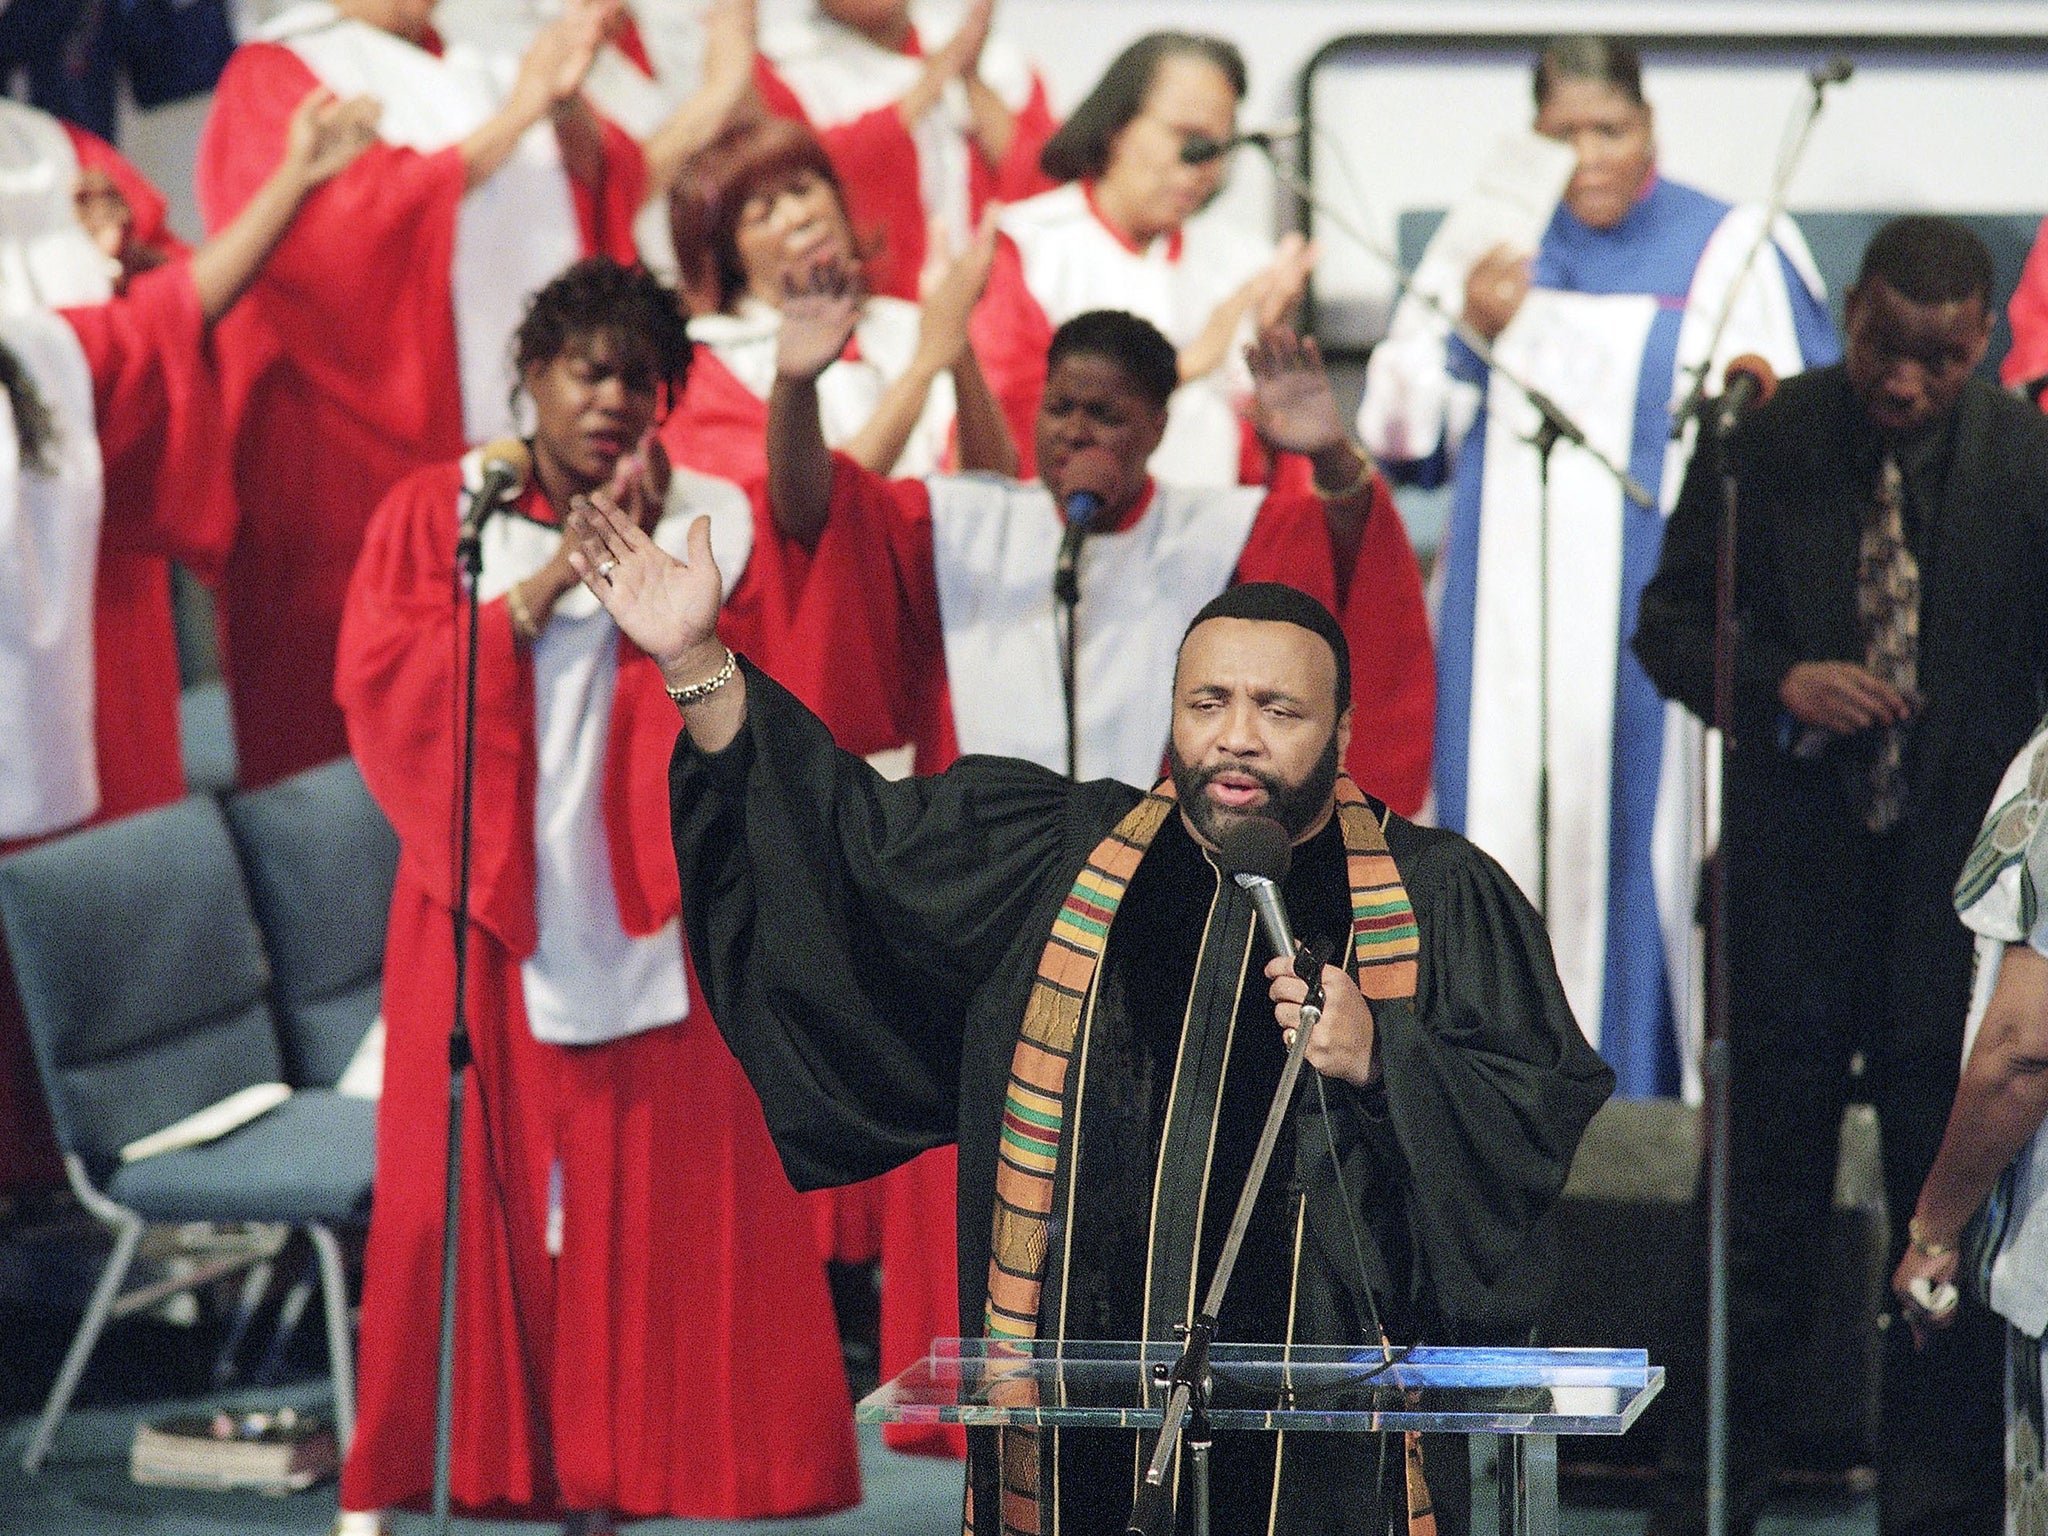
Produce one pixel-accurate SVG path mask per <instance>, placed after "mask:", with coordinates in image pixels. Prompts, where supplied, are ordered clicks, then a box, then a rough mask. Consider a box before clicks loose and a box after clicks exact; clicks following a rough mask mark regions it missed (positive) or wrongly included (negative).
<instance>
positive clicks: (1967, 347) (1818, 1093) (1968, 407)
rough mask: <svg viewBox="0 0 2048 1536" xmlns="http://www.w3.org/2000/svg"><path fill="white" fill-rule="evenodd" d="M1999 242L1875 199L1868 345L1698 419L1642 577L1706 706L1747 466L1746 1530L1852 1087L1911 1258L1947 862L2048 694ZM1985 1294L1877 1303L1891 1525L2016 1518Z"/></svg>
mask: <svg viewBox="0 0 2048 1536" xmlns="http://www.w3.org/2000/svg"><path fill="white" fill-rule="evenodd" d="M1991 272H1992V268H1991V258H1990V255H1989V253H1988V252H1987V251H1986V250H1985V249H1984V246H1983V244H1982V242H1981V241H1979V240H1978V239H1977V238H1976V236H1975V235H1973V234H1971V233H1970V232H1969V231H1968V230H1967V229H1965V228H1963V227H1962V226H1961V225H1959V224H1956V223H1953V222H1951V221H1949V220H1945V219H1936V218H1925V217H1914V218H1904V219H1898V220H1895V221H1893V222H1892V223H1890V224H1888V225H1886V226H1885V227H1884V228H1883V229H1882V230H1880V231H1879V232H1878V234H1877V236H1876V237H1875V238H1874V239H1873V240H1872V241H1871V243H1870V246H1869V248H1868V250H1866V251H1865V253H1864V257H1863V266H1862V270H1861V273H1860V275H1859V276H1858V278H1857V281H1856V285H1855V286H1854V287H1853V288H1851V289H1850V290H1849V294H1848V307H1847V317H1846V318H1847V336H1848V355H1847V358H1846V360H1845V361H1844V362H1843V363H1842V364H1840V365H1838V366H1836V367H1833V368H1823V369H1817V370H1815V371H1813V372H1810V373H1806V374H1802V375H1800V376H1799V377H1798V378H1795V379H1790V380H1787V381H1786V383H1785V384H1784V386H1783V387H1782V388H1781V389H1780V390H1779V391H1778V392H1777V395H1776V397H1775V398H1774V399H1772V400H1771V401H1770V402H1769V403H1768V404H1767V405H1765V406H1764V407H1763V408H1762V409H1760V410H1758V411H1756V412H1755V414H1753V415H1752V416H1750V417H1749V418H1748V419H1747V420H1745V421H1744V422H1743V423H1742V424H1741V425H1740V426H1739V427H1738V428H1737V429H1736V430H1735V431H1734V432H1733V434H1732V435H1731V436H1730V437H1729V439H1728V441H1727V443H1726V445H1725V451H1723V450H1721V449H1718V448H1717V446H1716V445H1715V444H1714V443H1712V442H1710V441H1709V442H1705V443H1703V444H1702V446H1701V449H1700V451H1699V452H1698V454H1696V455H1695V457H1694V459H1693V461H1692V466H1691V470H1690V472H1689V473H1688V474H1687V476H1686V480H1685V486H1684V489H1683V491H1682V492H1681V494H1680V497H1679V502H1678V506H1677V508H1676V510H1675V511H1674V512H1673V514H1672V517H1671V521H1670V525H1669V527H1668V529H1667V531H1666V535H1665V542H1664V550H1663V558H1662V561H1661V563H1660V564H1659V566H1658V570H1657V574H1656V576H1655V577H1654V578H1653V579H1652V581H1651V583H1650V585H1649V587H1648V588H1647V589H1646V590H1645V592H1644V594H1643V600H1642V606H1641V611H1640V618H1639V626H1638V628H1637V630H1636V635H1635V650H1636V655H1637V656H1638V657H1640V658H1641V660H1642V663H1643V666H1644V668H1645V669H1646V670H1647V671H1648V672H1649V674H1650V677H1651V678H1652V680H1653V681H1655V683H1656V684H1657V687H1658V688H1659V689H1660V690H1661V691H1662V692H1663V693H1664V694H1665V696H1666V697H1668V698H1672V699H1676V700H1678V701H1679V702H1681V703H1683V704H1684V705H1685V706H1686V707H1687V708H1689V709H1691V710H1692V711H1693V712H1694V713H1695V714H1697V715H1699V716H1700V717H1701V718H1702V719H1711V718H1712V709H1713V649H1714V646H1713V640H1714V628H1713V607H1714V559H1715V549H1714V546H1715V539H1716V531H1717V526H1718V523H1719V519H1720V510H1721V506H1722V479H1721V475H1722V467H1723V464H1724V462H1725V463H1726V464H1727V465H1728V466H1729V467H1730V469H1731V470H1732V472H1733V474H1734V477H1735V480H1736V483H1737V485H1738V487H1739V495H1738V505H1739V511H1738V533H1737V561H1738V565H1737V578H1736V607H1737V613H1738V640H1737V643H1736V647H1735V720H1734V730H1733V732H1732V739H1731V741H1730V743H1729V753H1728V767H1727V773H1728V793H1727V825H1726V829H1725V832H1724V836H1723V841H1722V847H1723V850H1724V856H1725V857H1726V859H1727V861H1728V882H1729V885H1728V892H1729V895H1728V904H1729V923H1728V943H1729V964H1730V991H1729V996H1730V1015H1731V1017H1730V1045H1731V1065H1730V1072H1731V1110H1732V1115H1733V1123H1734V1131H1733V1140H1732V1166H1731V1182H1732V1201H1731V1227H1730V1277H1729V1278H1730V1299H1729V1348H1730V1355H1729V1382H1730V1393H1729V1396H1730V1423H1729V1470H1730V1477H1729V1487H1730V1505H1729V1509H1730V1521H1729V1525H1730V1529H1731V1530H1734V1531H1737V1532H1745V1531H1747V1530H1749V1529H1751V1528H1752V1527H1753V1525H1754V1523H1755V1519H1756V1516H1757V1514H1758V1512H1759V1511H1760V1509H1761V1507H1762V1505H1763V1502H1764V1500H1765V1497H1766V1496H1767V1494H1768V1491H1769V1486H1770V1477H1771V1473H1772V1471H1773V1468H1774V1461H1775V1453H1776V1448H1777V1441H1778V1439H1779V1436H1780V1434H1781V1432H1782V1429H1783V1427H1784V1426H1785V1425H1786V1424H1787V1423H1788V1422H1791V1421H1793V1419H1794V1417H1795V1416H1796V1415H1797V1414H1798V1412H1799V1403H1800V1399H1799V1394H1800V1392H1801V1390H1802V1386H1801V1383H1799V1382H1797V1381H1795V1380H1793V1379H1792V1378H1791V1372H1792V1370H1793V1369H1794V1368H1796V1366H1797V1363H1798V1361H1799V1359H1800V1349H1801V1345H1802V1343H1803V1339H1804V1335H1805V1331H1806V1328H1807V1326H1808V1324H1809V1322H1810V1318H1811V1314H1812V1298H1813V1293H1814V1290H1815V1287H1816V1284H1817V1282H1818V1279H1819V1276H1820V1273H1821V1271H1820V1262H1819V1261H1820V1259H1821V1258H1822V1252H1821V1248H1822V1245H1823V1242H1824V1238H1825V1234H1826V1230H1827V1215H1828V1209H1829V1202H1830V1194H1831V1191H1832V1188H1833V1183H1834V1169H1835V1153H1836V1144H1837V1143H1836V1137H1837V1133H1838V1127H1839V1125H1840V1121H1841V1117H1842V1111H1843V1108H1844V1106H1845V1104H1846V1102H1847V1101H1848V1100H1850V1099H1851V1098H1855V1099H1862V1100H1867V1101H1869V1102H1870V1103H1871V1104H1873V1105H1874V1106H1875V1107H1876V1109H1877V1113H1878V1117H1879V1123H1880V1127H1881V1138H1882V1145H1883V1151H1884V1175H1885V1192H1886V1198H1887V1202H1888V1204H1889V1207H1890V1211H1891V1222H1892V1243H1893V1252H1892V1255H1891V1258H1892V1260H1893V1261H1896V1260H1897V1258H1898V1255H1899V1252H1900V1250H1902V1249H1903V1248H1904V1246H1905V1245H1906V1243H1907V1242H1908V1241H1909V1233H1908V1223H1909V1219H1910V1217H1911V1215H1912V1211H1913V1202H1914V1199H1915V1197H1916V1195H1917V1194H1918V1191H1919V1188H1920V1183H1921V1180H1922V1178H1923V1176H1924V1175H1925V1173H1926V1171H1927V1168H1928V1166H1929V1164H1930V1163H1931V1162H1932V1161H1933V1158H1934V1152H1935V1148H1936V1146H1937V1145H1938V1144H1939V1141H1940V1138H1941V1132H1942V1126H1943V1122H1944V1121H1945V1119H1946V1116H1947V1110H1948V1104H1949V1100H1950V1098H1951V1096H1952V1095H1953V1093H1954V1091H1955V1085H1956V1077H1957V1072H1958V1068H1959V1065H1960V1059H1961V1040H1962V1023H1963V1014H1964V1009H1965V1006H1966V1004H1967V1001H1968V995H1969V988H1970V936H1969V935H1968V933H1966V932H1965V931H1964V929H1963V928H1962V926H1961V925H1960V924H1959V923H1957V921H1956V918H1955V913H1954V910H1953V908H1952V906H1951V904H1950V902H1951V891H1952V889H1953V887H1954V884H1955V879H1956V876H1957V874H1958V872H1959V871H1960V870H1961V868H1962V863H1963V859H1964V856H1965V855H1966V854H1967V852H1968V851H1969V848H1970V844H1971V841H1972V839H1973V837H1974V836H1975V833H1976V829H1977V826H1978V822H1979V820H1980V819H1981V817H1982V816H1983V809H1984V807H1985V805H1987V804H1989V803H1990V800H1991V796H1992V792H1993V791H1994V790H1995V789H1996V788H1997V785H1998V780H1999V776H2000V775H2001V774H2002V773H2003V772H2004V769H2005V765H2006V764H2007V763H2009V762H2010V761H2011V760H2012V756H2013V754H2014V753H2015V752H2017V751H2018V750H2019V748H2020V746H2021V745H2022V744H2023V743H2024V742H2025V741H2026V740H2027V738H2028V736H2029V734H2030V733H2031V732H2032V730H2033V728H2034V726H2035V724H2036V722H2038V721H2039V720H2040V718H2041V715H2042V710H2043V705H2044V698H2048V423H2044V421H2043V420H2042V418H2041V416H2040V415H2039V414H2038V413H2037V412H2036V411H2034V410H2033V409H2032V408H2031V407H2030V406H2028V405H2026V404H2024V403H2023V402H2021V401H2019V400H2017V399H2015V398H2013V397H2011V396H2007V395H2004V394H2001V393H2000V392H1999V391H1998V390H1996V389H1994V388H1993V387H1992V386H1990V385H1989V384H1986V383H1984V382H1982V381H1981V380H1978V379H1976V378H1974V377H1973V371H1974V370H1975V369H1976V367H1977V365H1978V364H1979V363H1980V362H1981V361H1982V360H1983V357H1984V351H1985V346H1986V343H1987V341H1988V339H1989V336H1990V330H1991ZM1859 1065H1860V1078H1859V1077H1858V1075H1857V1074H1858V1071H1859ZM1965 1307H1966V1309H1967V1310H1969V1311H1970V1312H1971V1313H1972V1314H1973V1315H1970V1316H1966V1317H1963V1318H1961V1319H1959V1321H1958V1325H1957V1326H1956V1327H1955V1328H1954V1329H1953V1330H1951V1331H1950V1334H1949V1336H1947V1337H1944V1338H1942V1339H1941V1340H1939V1341H1938V1342H1937V1343H1935V1344H1933V1345H1932V1346H1930V1348H1929V1349H1928V1350H1927V1351H1926V1352H1925V1353H1916V1352H1915V1351H1914V1350H1913V1348H1912V1344H1911V1340H1910V1339H1909V1338H1908V1336H1907V1332H1908V1331H1907V1330H1906V1329H1905V1328H1904V1327H1896V1328H1892V1329H1890V1330H1889V1331H1888V1333H1887V1336H1886V1340H1885V1359H1884V1413H1883V1423H1882V1429H1881V1436H1880V1445H1879V1454H1878V1464H1879V1475H1880V1483H1879V1514H1880V1524H1881V1528H1882V1530H1883V1532H1884V1536H1906V1533H1909V1532H1910V1533H1918V1532H1923V1531H1924V1532H1936V1531H1939V1532H1942V1533H1944V1536H1967V1533H1972V1532H1983V1533H1986V1536H1995V1533H1997V1532H1999V1531H2001V1530H2002V1529H2003V1507H2004V1501H2003V1456H2002V1424H2001V1396H2000V1374H1999V1373H2000V1358H2001V1357H2000V1340H1999V1332H1998V1329H1997V1327H1996V1326H1995V1324H1996V1319H1994V1318H1992V1317H1991V1316H1990V1315H1989V1314H1988V1313H1984V1312H1982V1311H1980V1310H1977V1309H1975V1308H1974V1306H1972V1305H1971V1304H1969V1303H1965ZM1674 1364H1676V1362H1674ZM1688 1387H1690V1388H1691V1389H1692V1390H1690V1391H1688V1390H1687V1389H1688ZM1673 1388H1674V1396H1675V1397H1678V1396H1683V1397H1686V1398H1691V1399H1693V1401H1692V1402H1691V1403H1690V1404H1687V1403H1685V1402H1680V1404H1679V1408H1680V1413H1681V1417H1683V1415H1684V1411H1685V1409H1686V1408H1687V1407H1688V1406H1690V1407H1691V1408H1692V1410H1693V1411H1694V1412H1697V1411H1698V1402H1697V1393H1698V1391H1699V1390H1700V1389H1699V1386H1698V1384H1697V1383H1686V1382H1683V1381H1681V1380H1678V1379H1674V1381H1673ZM1667 1464H1669V1458H1667ZM1687 1482H1690V1483H1691V1486H1690V1487H1687V1486H1685V1484H1686V1483H1687ZM1698 1498H1699V1493H1698V1484H1697V1472H1696V1470H1695V1472H1694V1474H1693V1477H1692V1478H1691V1479H1679V1478H1673V1479H1670V1480H1668V1482H1667V1494H1666V1500H1665V1504H1664V1507H1663V1508H1661V1509H1660V1510H1659V1512H1658V1515H1657V1517H1656V1519H1655V1520H1654V1521H1653V1523H1652V1530H1653V1531H1659V1532H1664V1531H1682V1530H1686V1529H1688V1528H1694V1529H1696V1528H1697V1522H1698Z"/></svg>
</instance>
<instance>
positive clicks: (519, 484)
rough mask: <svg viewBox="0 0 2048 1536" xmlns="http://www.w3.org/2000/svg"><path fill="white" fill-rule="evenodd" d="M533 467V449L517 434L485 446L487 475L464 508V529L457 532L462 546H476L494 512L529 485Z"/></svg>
mask: <svg viewBox="0 0 2048 1536" xmlns="http://www.w3.org/2000/svg"><path fill="white" fill-rule="evenodd" d="M532 467H533V451H532V450H531V449H529V448H528V447H527V446H526V444H524V443H522V442H521V441H520V440H519V439H518V438H516V437H501V438H499V439H498V440H497V441H496V442H494V443H486V444H485V445H484V447H483V458H482V468H483V478H482V479H481V481H479V483H478V485H477V488H476V490H475V491H474V492H473V493H472V494H471V495H470V498H469V504H468V506H467V507H465V508H464V509H463V513H462V531H461V532H460V533H459V534H458V535H457V536H456V546H457V548H459V549H474V548H475V547H476V546H477V542H478V540H480V539H481V538H482V537H483V531H484V524H485V523H486V522H488V521H489V520H490V516H491V514H492V513H493V512H495V511H497V510H498V509H499V508H500V507H502V506H503V505H504V504H505V503H506V502H508V501H510V500H511V499H512V498H513V497H515V496H517V495H518V494H519V493H520V492H521V491H523V490H525V489H526V475H527V471H528V470H530V469H531V468H532Z"/></svg>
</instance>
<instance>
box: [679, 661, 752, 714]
mask: <svg viewBox="0 0 2048 1536" xmlns="http://www.w3.org/2000/svg"><path fill="white" fill-rule="evenodd" d="M738 666H739V658H738V657H737V656H735V655H733V653H732V647H731V646H727V647H726V648H725V665H724V666H722V667H720V668H719V669H718V670H717V671H716V672H714V673H712V674H711V675H710V676H709V677H707V678H705V679H704V681H703V682H701V683H691V684H690V685H689V686H688V687H687V688H670V689H669V690H668V696H669V697H670V698H672V699H674V700H675V701H676V708H677V709H688V708H689V707H690V706H691V705H692V704H701V703H703V702H704V701H705V700H706V699H708V698H710V697H711V695H712V694H714V693H716V692H718V690H719V689H721V688H723V687H724V686H725V685H726V684H727V683H729V682H731V681H732V675H733V672H734V671H735V670H736V669H737V668H738Z"/></svg>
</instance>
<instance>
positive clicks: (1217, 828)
mask: <svg viewBox="0 0 2048 1536" xmlns="http://www.w3.org/2000/svg"><path fill="white" fill-rule="evenodd" d="M1166 757H1167V764H1168V767H1169V769H1170V771H1171V772H1172V774H1173V787H1174V791H1175V793H1176V794H1178V795H1179V796H1180V808H1181V812H1182V814H1184V815H1185V816H1186V817H1187V818H1188V820H1189V821H1191V822H1193V823H1194V825H1195V830H1196V831H1197V832H1199V833H1200V834H1201V835H1202V838H1203V840H1204V841H1206V842H1209V843H1212V844H1220V843H1221V842H1222V841H1223V834H1224V833H1225V832H1227V831H1228V830H1229V829H1230V828H1231V827H1232V826H1233V825H1234V824H1236V823H1237V822H1239V821H1242V820H1243V819H1244V818H1246V817H1248V816H1264V817H1267V818H1269V819H1271V820H1273V821H1277V822H1279V823H1280V825H1281V826H1282V827H1284V828H1285V829H1286V831H1287V835H1288V837H1289V838H1290V839H1291V838H1298V837H1300V836H1301V835H1302V834H1303V833H1304V832H1306V831H1308V829H1309V828H1310V827H1312V826H1314V825H1315V824H1316V821H1317V819H1318V818H1320V817H1321V816H1322V814H1323V813H1324V812H1325V811H1326V810H1328V809H1329V806H1330V794H1331V791H1333V790H1334V789H1335V788H1336V787H1337V769H1338V761H1337V733H1336V732H1335V731H1332V732H1331V733H1330V739H1329V741H1327V742H1326V743H1324V746H1323V752H1322V756H1320V757H1318V758H1317V759H1316V761H1315V765H1314V766H1313V767H1312V768H1310V769H1309V771H1308V775H1307V777H1305V778H1304V779H1303V780H1302V781H1301V782H1300V783H1299V784H1289V783H1287V782H1286V781H1285V780H1284V779H1282V778H1281V777H1280V776H1279V775H1278V774H1276V773H1272V772H1269V771H1268V770H1266V769H1264V768H1254V767H1252V766H1251V765H1249V764H1247V763H1230V762H1224V763H1218V764H1216V765H1214V766H1212V767H1207V768H1197V767H1194V766H1192V765H1191V764H1189V763H1186V762H1183V761H1182V760H1181V755H1180V749H1179V748H1178V747H1175V746H1173V745H1171V744H1169V745H1168V747H1167V751H1166ZM1226 773H1231V774H1239V775H1242V776H1243V777H1245V778H1248V779H1251V780H1252V781H1254V782H1255V783H1256V784H1257V785H1258V786H1259V788H1261V789H1263V790H1264V791H1265V792H1266V802H1265V804H1263V805H1251V806H1246V807H1245V808H1244V809H1243V810H1241V811H1239V810H1230V809H1227V808H1225V807H1223V806H1220V805H1218V804H1216V802H1215V801H1213V800H1211V799H1210V798H1209V797H1208V795H1207V794H1206V793H1205V791H1206V790H1207V789H1208V787H1209V785H1210V783H1211V782H1212V781H1213V780H1216V779H1219V778H1221V777H1223V775H1224V774H1226Z"/></svg>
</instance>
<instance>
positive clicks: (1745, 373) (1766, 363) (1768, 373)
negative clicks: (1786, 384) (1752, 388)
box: [1721, 352, 1778, 405]
mask: <svg viewBox="0 0 2048 1536" xmlns="http://www.w3.org/2000/svg"><path fill="white" fill-rule="evenodd" d="M1738 378H1749V379H1753V380H1755V381H1756V403H1757V404H1758V405H1762V404H1763V403H1764V402H1765V401H1766V400H1768V399H1770V398H1771V396H1772V395H1773V394H1775V393H1776V392H1777V389H1778V371H1777V369H1775V368H1773V367H1772V366H1771V364H1770V360H1769V359H1768V358H1764V357H1759V356H1758V355H1757V354H1756V353H1754V352H1745V353H1743V354H1742V356H1740V357H1737V358H1733V359H1731V360H1730V361H1729V364H1728V366H1727V367H1726V368H1725V369H1723V370H1722V373H1721V379H1722V387H1723V388H1726V387H1727V386H1728V385H1731V384H1733V383H1734V382H1735V381H1736V380H1737V379H1738Z"/></svg>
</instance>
